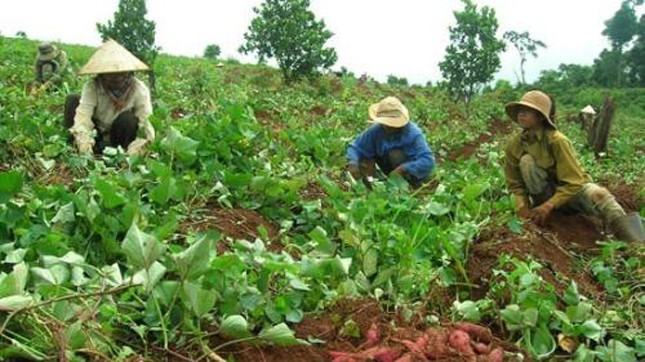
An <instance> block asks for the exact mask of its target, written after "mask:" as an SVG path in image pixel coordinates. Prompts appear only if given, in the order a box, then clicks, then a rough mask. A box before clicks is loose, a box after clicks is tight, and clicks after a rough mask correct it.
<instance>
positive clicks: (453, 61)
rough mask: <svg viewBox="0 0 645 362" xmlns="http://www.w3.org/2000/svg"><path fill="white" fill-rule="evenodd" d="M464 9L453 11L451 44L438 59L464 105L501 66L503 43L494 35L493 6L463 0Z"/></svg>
mask: <svg viewBox="0 0 645 362" xmlns="http://www.w3.org/2000/svg"><path fill="white" fill-rule="evenodd" d="M462 2H463V3H464V5H465V8H464V10H463V11H455V12H454V15H455V19H456V21H457V25H456V26H451V27H450V28H449V30H450V41H451V43H450V45H448V47H447V48H446V56H445V58H444V60H443V61H442V62H441V63H439V69H441V74H442V75H443V77H444V78H446V80H447V83H448V84H447V85H448V89H449V90H450V92H451V93H452V94H453V96H455V97H457V98H460V99H462V100H464V101H465V103H466V108H467V109H468V105H469V104H470V101H471V99H472V97H473V96H474V95H475V94H476V93H477V92H478V91H479V89H480V88H481V87H482V86H483V85H484V84H486V83H488V82H489V81H491V80H492V79H493V75H494V74H495V72H496V71H497V70H498V69H499V67H500V60H499V54H500V52H502V51H503V50H504V49H505V48H506V46H505V44H504V42H503V41H501V40H499V39H497V38H496V36H495V33H496V32H497V27H498V25H497V18H496V16H495V10H494V9H491V8H489V7H488V6H484V7H482V8H481V11H478V10H477V5H475V4H473V2H472V0H462Z"/></svg>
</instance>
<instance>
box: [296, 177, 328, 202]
mask: <svg viewBox="0 0 645 362" xmlns="http://www.w3.org/2000/svg"><path fill="white" fill-rule="evenodd" d="M299 194H300V197H301V198H302V199H303V200H307V201H312V200H317V199H324V198H326V197H327V192H325V189H323V187H322V186H320V184H319V183H318V182H316V181H309V182H308V183H307V185H306V186H305V187H303V188H302V189H300V192H299Z"/></svg>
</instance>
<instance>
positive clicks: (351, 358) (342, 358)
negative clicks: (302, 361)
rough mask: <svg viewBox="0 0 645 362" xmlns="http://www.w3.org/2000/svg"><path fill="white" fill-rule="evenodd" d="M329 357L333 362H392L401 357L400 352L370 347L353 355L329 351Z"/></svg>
mask: <svg viewBox="0 0 645 362" xmlns="http://www.w3.org/2000/svg"><path fill="white" fill-rule="evenodd" d="M329 355H330V356H331V357H332V358H333V362H355V361H356V362H360V361H366V360H367V361H377V362H394V361H395V360H396V359H397V358H398V357H399V356H400V355H401V351H399V350H397V349H393V348H388V347H372V348H368V349H366V350H364V351H361V352H355V353H350V352H335V351H330V352H329Z"/></svg>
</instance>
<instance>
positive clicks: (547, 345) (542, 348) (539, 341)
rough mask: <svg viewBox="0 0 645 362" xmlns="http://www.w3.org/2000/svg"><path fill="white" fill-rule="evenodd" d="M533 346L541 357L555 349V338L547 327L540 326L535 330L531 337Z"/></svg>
mask: <svg viewBox="0 0 645 362" xmlns="http://www.w3.org/2000/svg"><path fill="white" fill-rule="evenodd" d="M531 347H532V348H533V352H534V353H535V354H536V355H537V356H538V358H539V359H543V358H546V357H548V356H549V355H550V354H551V353H553V351H555V347H556V343H555V339H554V338H553V336H552V335H551V332H550V331H549V329H548V328H547V327H545V326H540V327H539V328H538V329H537V330H536V331H535V333H534V334H533V336H532V338H531Z"/></svg>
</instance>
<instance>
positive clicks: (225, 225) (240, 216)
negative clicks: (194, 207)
mask: <svg viewBox="0 0 645 362" xmlns="http://www.w3.org/2000/svg"><path fill="white" fill-rule="evenodd" d="M260 227H263V228H264V229H265V230H266V232H267V235H268V236H269V240H264V242H266V243H267V248H268V249H269V250H271V251H275V252H279V251H280V250H281V249H282V246H281V245H280V243H278V242H273V243H272V242H271V241H272V240H273V239H274V238H275V237H276V236H277V235H278V231H279V230H278V228H277V227H276V226H275V225H273V224H272V223H271V222H269V221H267V220H266V219H264V218H263V217H262V215H260V214H258V213H257V212H256V211H253V210H247V209H223V208H217V207H215V208H209V209H207V210H206V211H205V212H203V213H200V214H198V215H195V216H193V217H192V218H191V219H190V220H187V221H184V222H183V223H182V225H181V226H180V229H181V230H183V231H184V232H186V231H208V230H212V229H216V230H219V231H220V232H221V233H223V234H226V235H228V236H231V237H233V238H235V239H245V240H249V241H253V240H255V239H256V238H259V237H261V235H260V232H259V231H258V229H259V228H260ZM263 239H264V238H263ZM228 249H229V246H228V245H226V244H225V243H221V242H220V243H219V244H218V246H217V250H218V251H219V252H223V251H225V250H228Z"/></svg>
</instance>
